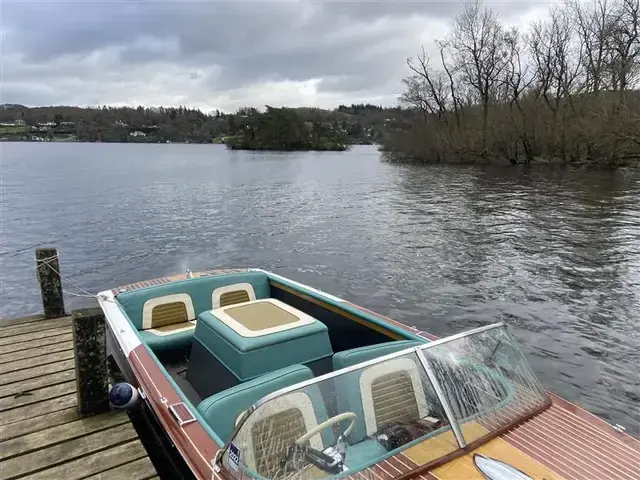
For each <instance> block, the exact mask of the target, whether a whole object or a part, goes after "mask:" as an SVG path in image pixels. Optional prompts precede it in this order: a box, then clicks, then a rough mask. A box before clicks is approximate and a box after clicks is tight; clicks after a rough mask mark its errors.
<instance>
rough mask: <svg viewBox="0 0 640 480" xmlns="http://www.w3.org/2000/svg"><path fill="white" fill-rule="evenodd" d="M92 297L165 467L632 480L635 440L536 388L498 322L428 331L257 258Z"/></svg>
mask: <svg viewBox="0 0 640 480" xmlns="http://www.w3.org/2000/svg"><path fill="white" fill-rule="evenodd" d="M99 301H100V305H101V307H102V309H103V310H104V313H105V316H106V318H107V322H108V327H109V328H108V334H109V335H108V340H109V348H110V351H111V353H112V354H113V356H114V358H115V359H116V361H117V363H118V365H119V366H120V368H121V370H122V371H123V373H124V375H125V377H126V379H127V381H128V382H129V383H130V384H131V385H132V387H131V391H132V397H135V396H139V397H140V398H141V405H142V410H141V411H142V412H143V413H142V416H143V417H144V418H146V419H147V420H148V422H149V424H150V430H152V431H153V432H155V434H154V441H156V442H157V443H156V445H157V447H151V448H148V449H150V450H152V451H151V452H150V453H151V454H152V458H155V459H156V463H157V464H160V465H159V469H160V471H161V472H163V471H164V472H165V476H167V477H173V478H179V476H182V477H184V478H190V477H191V478H192V477H195V478H200V479H205V478H206V479H211V478H220V479H229V478H238V479H239V478H259V479H273V480H279V479H303V480H306V479H320V478H325V477H336V478H341V477H349V478H351V479H363V478H366V479H372V480H387V479H391V478H402V479H405V478H414V477H415V478H421V479H471V478H490V479H496V480H497V479H507V478H522V479H526V478H539V479H543V478H544V479H546V480H550V479H566V480H570V479H598V480H600V479H604V478H614V479H623V480H624V479H637V478H640V463H639V460H638V459H639V458H640V456H639V455H638V454H639V453H640V442H638V440H637V439H635V438H633V437H631V436H630V435H628V434H626V433H624V432H622V431H619V429H616V428H614V427H612V426H611V425H609V424H608V423H606V422H604V421H602V420H600V419H599V418H597V417H595V416H593V415H591V414H590V413H589V412H587V411H585V410H583V409H582V408H580V407H578V406H576V405H573V404H571V403H569V402H567V401H565V400H563V399H561V398H560V397H558V396H556V395H554V394H552V393H549V392H546V391H545V390H544V389H543V388H542V386H541V385H540V383H539V382H538V380H537V379H536V377H535V375H534V373H533V372H532V370H531V368H530V367H529V365H528V364H527V361H526V359H525V358H524V356H523V355H522V354H521V353H520V351H519V350H518V347H517V346H516V344H515V342H514V340H513V338H512V337H511V336H510V334H509V332H508V328H507V327H506V326H505V325H504V324H501V323H498V324H495V325H489V326H486V327H482V328H478V329H475V330H471V331H468V332H464V333H460V334H457V335H453V336H451V337H447V338H442V339H436V338H435V337H433V336H432V335H430V334H428V333H425V332H421V331H419V330H417V329H415V328H412V327H408V326H406V325H403V324H401V323H398V322H396V321H393V320H391V319H389V318H386V317H383V316H381V315H377V314H375V313H373V312H371V311H369V310H366V309H364V308H362V307H358V306H356V305H354V304H352V303H349V302H347V301H345V300H342V299H340V298H337V297H335V296H332V295H329V294H326V293H323V292H321V291H319V290H316V289H314V288H311V287H308V286H305V285H301V284H299V283H297V282H294V281H292V280H288V279H286V278H283V277H281V276H279V275H275V274H273V273H269V272H265V271H262V270H258V269H246V270H215V271H209V272H202V273H193V274H192V273H189V272H187V273H186V274H184V275H176V276H173V277H168V278H161V279H155V280H150V281H144V282H140V283H136V284H133V285H127V286H125V287H120V288H116V289H114V290H111V291H106V292H102V293H101V294H99ZM127 401H129V399H128V400H127ZM151 444H153V442H151ZM147 446H148V445H147ZM155 450H157V451H155ZM160 450H163V451H164V452H165V453H167V456H166V458H165V457H160V456H159V454H158V452H159V451H160ZM158 458H161V460H158ZM157 466H158V465H157ZM166 472H168V473H166Z"/></svg>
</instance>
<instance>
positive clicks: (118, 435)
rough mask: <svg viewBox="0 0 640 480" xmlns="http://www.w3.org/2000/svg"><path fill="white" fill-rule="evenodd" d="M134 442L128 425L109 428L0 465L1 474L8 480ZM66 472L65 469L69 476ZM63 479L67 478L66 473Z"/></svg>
mask: <svg viewBox="0 0 640 480" xmlns="http://www.w3.org/2000/svg"><path fill="white" fill-rule="evenodd" d="M135 438H137V434H136V431H135V430H134V428H133V426H132V425H131V424H129V423H126V424H124V425H118V426H116V427H112V428H110V429H109V430H107V431H103V432H96V433H92V434H89V435H85V436H82V437H80V438H76V439H74V440H70V441H68V442H64V443H60V444H57V445H53V446H50V447H47V448H44V449H42V450H37V451H35V452H31V453H27V454H25V455H20V456H17V457H13V458H10V459H8V460H4V461H2V462H0V471H2V476H3V479H4V480H10V479H12V478H16V477H19V476H22V475H26V474H28V473H31V472H36V471H38V470H41V469H43V468H47V467H49V466H55V465H59V464H61V463H65V462H68V461H70V460H74V459H76V458H79V457H84V456H86V455H87V454H90V453H93V452H96V451H99V450H104V449H106V448H109V447H112V446H116V445H119V444H121V443H124V442H126V441H127V440H133V439H135ZM68 471H69V468H68V466H67V468H66V469H65V472H68ZM64 477H65V478H69V476H68V475H67V474H66V473H65V475H64Z"/></svg>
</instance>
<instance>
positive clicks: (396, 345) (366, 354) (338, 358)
mask: <svg viewBox="0 0 640 480" xmlns="http://www.w3.org/2000/svg"><path fill="white" fill-rule="evenodd" d="M425 342H426V341H425ZM420 344H421V342H419V341H416V340H402V341H396V342H387V343H379V344H376V345H367V346H365V347H360V348H352V349H351V350H344V351H342V352H338V353H336V354H335V355H334V356H333V369H334V370H340V369H341V368H346V367H350V366H352V365H357V364H358V363H362V362H366V361H367V360H371V359H373V358H378V357H383V356H385V355H389V354H390V353H394V352H399V351H400V350H404V349H406V348H411V347H416V346H418V345H420Z"/></svg>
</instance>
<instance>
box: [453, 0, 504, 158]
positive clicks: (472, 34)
mask: <svg viewBox="0 0 640 480" xmlns="http://www.w3.org/2000/svg"><path fill="white" fill-rule="evenodd" d="M450 44H451V48H452V49H453V50H454V52H455V57H456V60H457V68H458V69H459V71H460V72H461V73H462V75H463V79H464V81H465V82H467V83H468V84H469V85H471V87H472V88H473V89H474V90H475V92H476V93H477V95H478V99H479V101H480V104H481V106H482V150H483V152H484V151H485V150H486V148H487V131H488V122H489V104H490V103H491V101H492V99H493V97H494V95H495V94H496V92H497V91H498V88H499V83H500V79H501V76H502V72H503V70H504V68H505V60H504V31H503V28H502V25H501V24H500V23H499V22H498V18H497V16H496V14H495V13H494V12H493V11H491V10H490V9H488V8H484V7H483V6H482V4H481V3H480V1H475V2H473V3H467V4H466V6H465V9H464V10H463V12H462V13H461V14H460V15H458V16H457V17H456V19H455V22H454V26H453V32H452V35H451V39H450Z"/></svg>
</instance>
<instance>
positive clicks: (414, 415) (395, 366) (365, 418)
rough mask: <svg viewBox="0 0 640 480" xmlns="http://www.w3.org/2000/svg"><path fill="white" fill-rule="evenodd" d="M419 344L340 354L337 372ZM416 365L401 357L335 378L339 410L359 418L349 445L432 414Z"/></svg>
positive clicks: (372, 347) (386, 345)
mask: <svg viewBox="0 0 640 480" xmlns="http://www.w3.org/2000/svg"><path fill="white" fill-rule="evenodd" d="M420 343H421V342H418V341H413V340H408V341H400V342H389V343H384V344H379V345H370V346H366V347H361V348H356V349H353V350H348V351H344V352H339V353H336V354H335V355H334V356H333V365H334V369H338V368H345V367H350V366H353V365H357V364H358V363H362V362H365V361H367V360H371V359H373V358H377V357H381V356H384V355H388V354H390V353H394V352H397V351H400V350H404V349H407V348H411V347H415V346H418V345H420ZM417 362H418V360H417V359H414V358H412V357H411V356H402V357H397V358H393V359H389V360H386V361H384V362H382V363H379V364H374V365H371V366H369V367H365V368H363V369H362V370H357V371H355V372H351V373H349V374H346V375H342V376H339V377H337V378H336V396H337V401H338V408H339V410H340V411H342V412H344V411H351V412H354V413H355V414H356V416H357V421H356V424H355V428H354V430H353V432H352V433H351V435H350V438H349V441H350V442H352V443H355V442H359V441H360V440H361V439H362V438H364V437H365V436H368V435H372V434H374V433H375V432H377V431H378V430H380V429H381V428H382V427H383V426H385V425H388V424H391V423H395V422H410V421H413V420H417V419H418V418H421V417H424V416H426V415H427V414H428V413H429V407H428V404H427V401H426V397H425V394H424V389H423V386H422V379H421V374H420V372H421V367H420V366H419V365H418V364H417Z"/></svg>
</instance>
